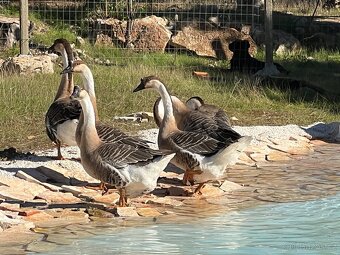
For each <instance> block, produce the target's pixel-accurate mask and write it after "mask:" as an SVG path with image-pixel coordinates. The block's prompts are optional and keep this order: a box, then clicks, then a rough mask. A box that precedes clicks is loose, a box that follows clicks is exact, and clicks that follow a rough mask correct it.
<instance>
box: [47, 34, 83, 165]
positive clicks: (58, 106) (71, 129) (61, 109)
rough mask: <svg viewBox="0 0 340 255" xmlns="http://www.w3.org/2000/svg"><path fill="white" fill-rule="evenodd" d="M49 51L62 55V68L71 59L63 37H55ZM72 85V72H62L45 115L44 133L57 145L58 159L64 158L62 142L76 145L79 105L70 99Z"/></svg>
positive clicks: (70, 53)
mask: <svg viewBox="0 0 340 255" xmlns="http://www.w3.org/2000/svg"><path fill="white" fill-rule="evenodd" d="M49 51H55V52H58V53H60V54H61V55H62V59H63V67H64V68H66V67H67V66H69V63H71V62H72V61H73V53H72V49H71V46H70V44H69V42H68V41H67V40H65V39H62V38H60V39H56V40H55V41H54V43H53V45H52V46H51V47H50V48H49ZM73 86H74V85H73V76H72V74H63V75H62V78H61V81H60V85H59V88H58V91H57V94H56V96H55V98H54V100H53V103H52V104H51V105H50V107H49V108H48V110H47V112H46V115H45V127H46V133H47V135H48V137H49V138H50V139H51V141H53V142H54V143H55V144H56V145H57V150H58V155H57V157H56V159H58V160H61V159H64V157H63V156H62V154H61V145H62V144H67V145H70V146H73V145H77V144H76V141H75V133H76V128H77V125H78V119H79V116H80V112H81V107H80V104H79V102H78V101H76V100H72V99H70V96H71V94H72V92H73Z"/></svg>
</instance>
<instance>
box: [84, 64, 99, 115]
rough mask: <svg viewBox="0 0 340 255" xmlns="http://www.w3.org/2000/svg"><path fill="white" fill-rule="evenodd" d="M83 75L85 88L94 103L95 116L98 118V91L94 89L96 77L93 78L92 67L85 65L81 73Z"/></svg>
mask: <svg viewBox="0 0 340 255" xmlns="http://www.w3.org/2000/svg"><path fill="white" fill-rule="evenodd" d="M81 77H82V79H83V85H84V88H85V90H86V91H87V93H88V94H89V96H90V99H91V102H92V104H93V108H94V112H95V116H96V118H98V110H97V100H96V93H95V91H94V79H93V75H92V72H91V70H90V68H88V67H87V66H84V68H83V70H82V73H81Z"/></svg>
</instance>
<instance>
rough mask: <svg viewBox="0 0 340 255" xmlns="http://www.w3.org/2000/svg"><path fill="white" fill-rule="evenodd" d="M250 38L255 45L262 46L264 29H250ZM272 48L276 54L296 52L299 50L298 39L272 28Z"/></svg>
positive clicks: (263, 43)
mask: <svg viewBox="0 0 340 255" xmlns="http://www.w3.org/2000/svg"><path fill="white" fill-rule="evenodd" d="M251 35H252V38H253V39H254V41H255V42H256V44H257V45H259V46H262V47H264V45H265V31H264V29H263V28H255V29H253V30H252V31H251ZM273 50H274V51H275V53H276V54H278V55H283V54H287V53H292V52H297V51H299V50H301V43H300V41H299V40H298V39H297V38H295V37H294V36H293V35H292V34H289V33H286V32H284V31H282V30H275V29H274V30H273Z"/></svg>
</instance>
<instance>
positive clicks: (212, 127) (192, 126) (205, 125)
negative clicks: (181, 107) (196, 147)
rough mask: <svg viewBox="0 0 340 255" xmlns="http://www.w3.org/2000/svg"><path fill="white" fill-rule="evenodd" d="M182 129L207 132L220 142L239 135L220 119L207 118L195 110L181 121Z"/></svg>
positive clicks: (235, 138)
mask: <svg viewBox="0 0 340 255" xmlns="http://www.w3.org/2000/svg"><path fill="white" fill-rule="evenodd" d="M183 130H186V131H192V132H198V133H203V134H207V135H208V136H210V137H212V138H214V139H216V140H219V141H222V142H224V141H228V140H229V139H232V140H237V139H239V138H240V137H241V135H240V134H239V133H237V132H236V131H235V130H233V129H232V128H231V127H230V126H228V125H227V124H226V123H225V122H223V121H222V120H221V119H219V118H209V117H208V116H206V115H205V114H202V113H201V112H199V111H197V110H195V111H192V112H190V114H188V116H187V118H186V119H185V120H184V121H183Z"/></svg>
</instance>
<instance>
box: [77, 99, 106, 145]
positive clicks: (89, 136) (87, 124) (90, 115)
mask: <svg viewBox="0 0 340 255" xmlns="http://www.w3.org/2000/svg"><path fill="white" fill-rule="evenodd" d="M80 104H81V107H82V112H83V117H84V121H83V123H82V125H80V129H81V131H82V134H81V141H80V145H81V146H80V149H81V150H86V151H93V150H95V149H96V148H97V147H98V146H99V145H100V143H101V140H100V138H99V136H98V134H97V130H96V117H95V113H94V109H93V106H92V103H91V100H90V98H89V97H86V98H84V99H83V100H81V101H80Z"/></svg>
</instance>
